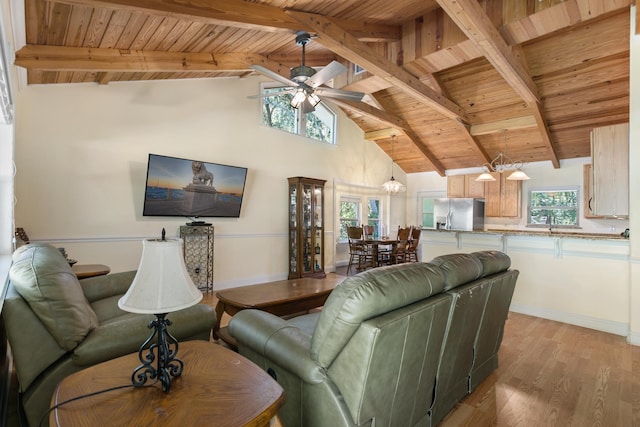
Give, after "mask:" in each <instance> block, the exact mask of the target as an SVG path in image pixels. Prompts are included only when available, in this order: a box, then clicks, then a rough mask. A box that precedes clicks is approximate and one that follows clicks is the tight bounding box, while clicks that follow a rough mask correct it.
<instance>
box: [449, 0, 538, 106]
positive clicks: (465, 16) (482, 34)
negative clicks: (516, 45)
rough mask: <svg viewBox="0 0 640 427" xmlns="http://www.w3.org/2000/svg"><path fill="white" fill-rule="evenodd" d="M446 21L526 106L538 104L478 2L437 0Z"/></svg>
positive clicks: (517, 63) (526, 75)
mask: <svg viewBox="0 0 640 427" xmlns="http://www.w3.org/2000/svg"><path fill="white" fill-rule="evenodd" d="M437 2H438V4H439V5H440V7H442V9H443V10H444V11H445V12H446V13H447V15H449V18H451V20H452V21H453V22H455V23H456V25H457V26H458V27H459V28H460V29H461V30H462V32H464V33H465V35H466V36H467V37H469V39H470V40H472V41H474V42H475V43H476V45H477V46H478V48H479V49H480V50H481V51H482V52H483V54H484V56H485V57H486V58H487V60H488V61H489V62H490V63H491V65H493V67H494V68H495V69H496V70H497V71H498V72H499V73H500V75H502V77H503V78H504V79H505V80H506V81H507V83H509V84H510V85H511V87H513V89H514V90H515V91H516V92H517V93H518V95H520V97H521V98H522V99H524V100H525V101H526V102H527V103H533V102H537V101H538V100H539V98H538V88H537V87H536V85H535V83H534V82H533V79H532V78H531V76H529V73H528V71H527V70H526V69H525V67H524V66H523V65H522V63H521V62H520V61H519V60H518V59H517V58H516V56H515V55H514V54H513V52H512V51H511V48H510V47H509V45H508V44H507V42H506V41H504V39H503V38H502V36H501V35H500V33H499V32H498V29H497V28H496V27H495V26H494V25H493V24H492V23H491V20H490V19H489V17H488V16H487V14H486V13H484V11H483V10H482V6H480V3H478V1H477V0H437Z"/></svg>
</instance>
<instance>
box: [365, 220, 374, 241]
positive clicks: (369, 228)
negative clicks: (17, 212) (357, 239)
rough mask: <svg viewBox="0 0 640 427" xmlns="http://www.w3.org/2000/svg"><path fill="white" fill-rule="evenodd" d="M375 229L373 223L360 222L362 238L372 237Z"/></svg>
mask: <svg viewBox="0 0 640 427" xmlns="http://www.w3.org/2000/svg"><path fill="white" fill-rule="evenodd" d="M375 231H376V230H375V227H374V226H373V225H367V224H362V236H363V238H364V239H369V240H371V239H373V238H374V234H375Z"/></svg>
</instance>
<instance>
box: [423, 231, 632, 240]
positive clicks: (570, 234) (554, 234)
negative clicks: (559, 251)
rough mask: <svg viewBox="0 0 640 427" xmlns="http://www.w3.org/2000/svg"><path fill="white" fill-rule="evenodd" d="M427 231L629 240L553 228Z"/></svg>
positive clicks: (608, 234) (608, 235)
mask: <svg viewBox="0 0 640 427" xmlns="http://www.w3.org/2000/svg"><path fill="white" fill-rule="evenodd" d="M424 230H426V231H438V232H443V233H452V232H453V233H474V234H505V235H513V236H533V237H554V238H571V239H592V240H629V238H627V237H623V236H621V235H620V233H612V234H610V233H581V232H571V231H560V230H553V231H551V232H549V230H544V231H542V230H540V231H533V230H508V229H507V230H505V229H503V230H500V229H487V230H482V231H468V230H442V229H440V230H436V229H424Z"/></svg>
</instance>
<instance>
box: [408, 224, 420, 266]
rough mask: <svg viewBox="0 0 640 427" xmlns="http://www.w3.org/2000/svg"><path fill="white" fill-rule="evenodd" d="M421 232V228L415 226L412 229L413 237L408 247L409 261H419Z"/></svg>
mask: <svg viewBox="0 0 640 427" xmlns="http://www.w3.org/2000/svg"><path fill="white" fill-rule="evenodd" d="M421 233H422V230H421V229H420V228H413V230H411V239H410V240H409V246H408V247H407V261H409V262H418V246H419V245H420V234H421Z"/></svg>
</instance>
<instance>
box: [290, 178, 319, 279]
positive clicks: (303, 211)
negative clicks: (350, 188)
mask: <svg viewBox="0 0 640 427" xmlns="http://www.w3.org/2000/svg"><path fill="white" fill-rule="evenodd" d="M325 182H327V181H326V180H324V179H314V178H303V177H300V176H297V177H293V178H289V279H299V278H301V277H325V276H326V274H325V272H324V184H325Z"/></svg>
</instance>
